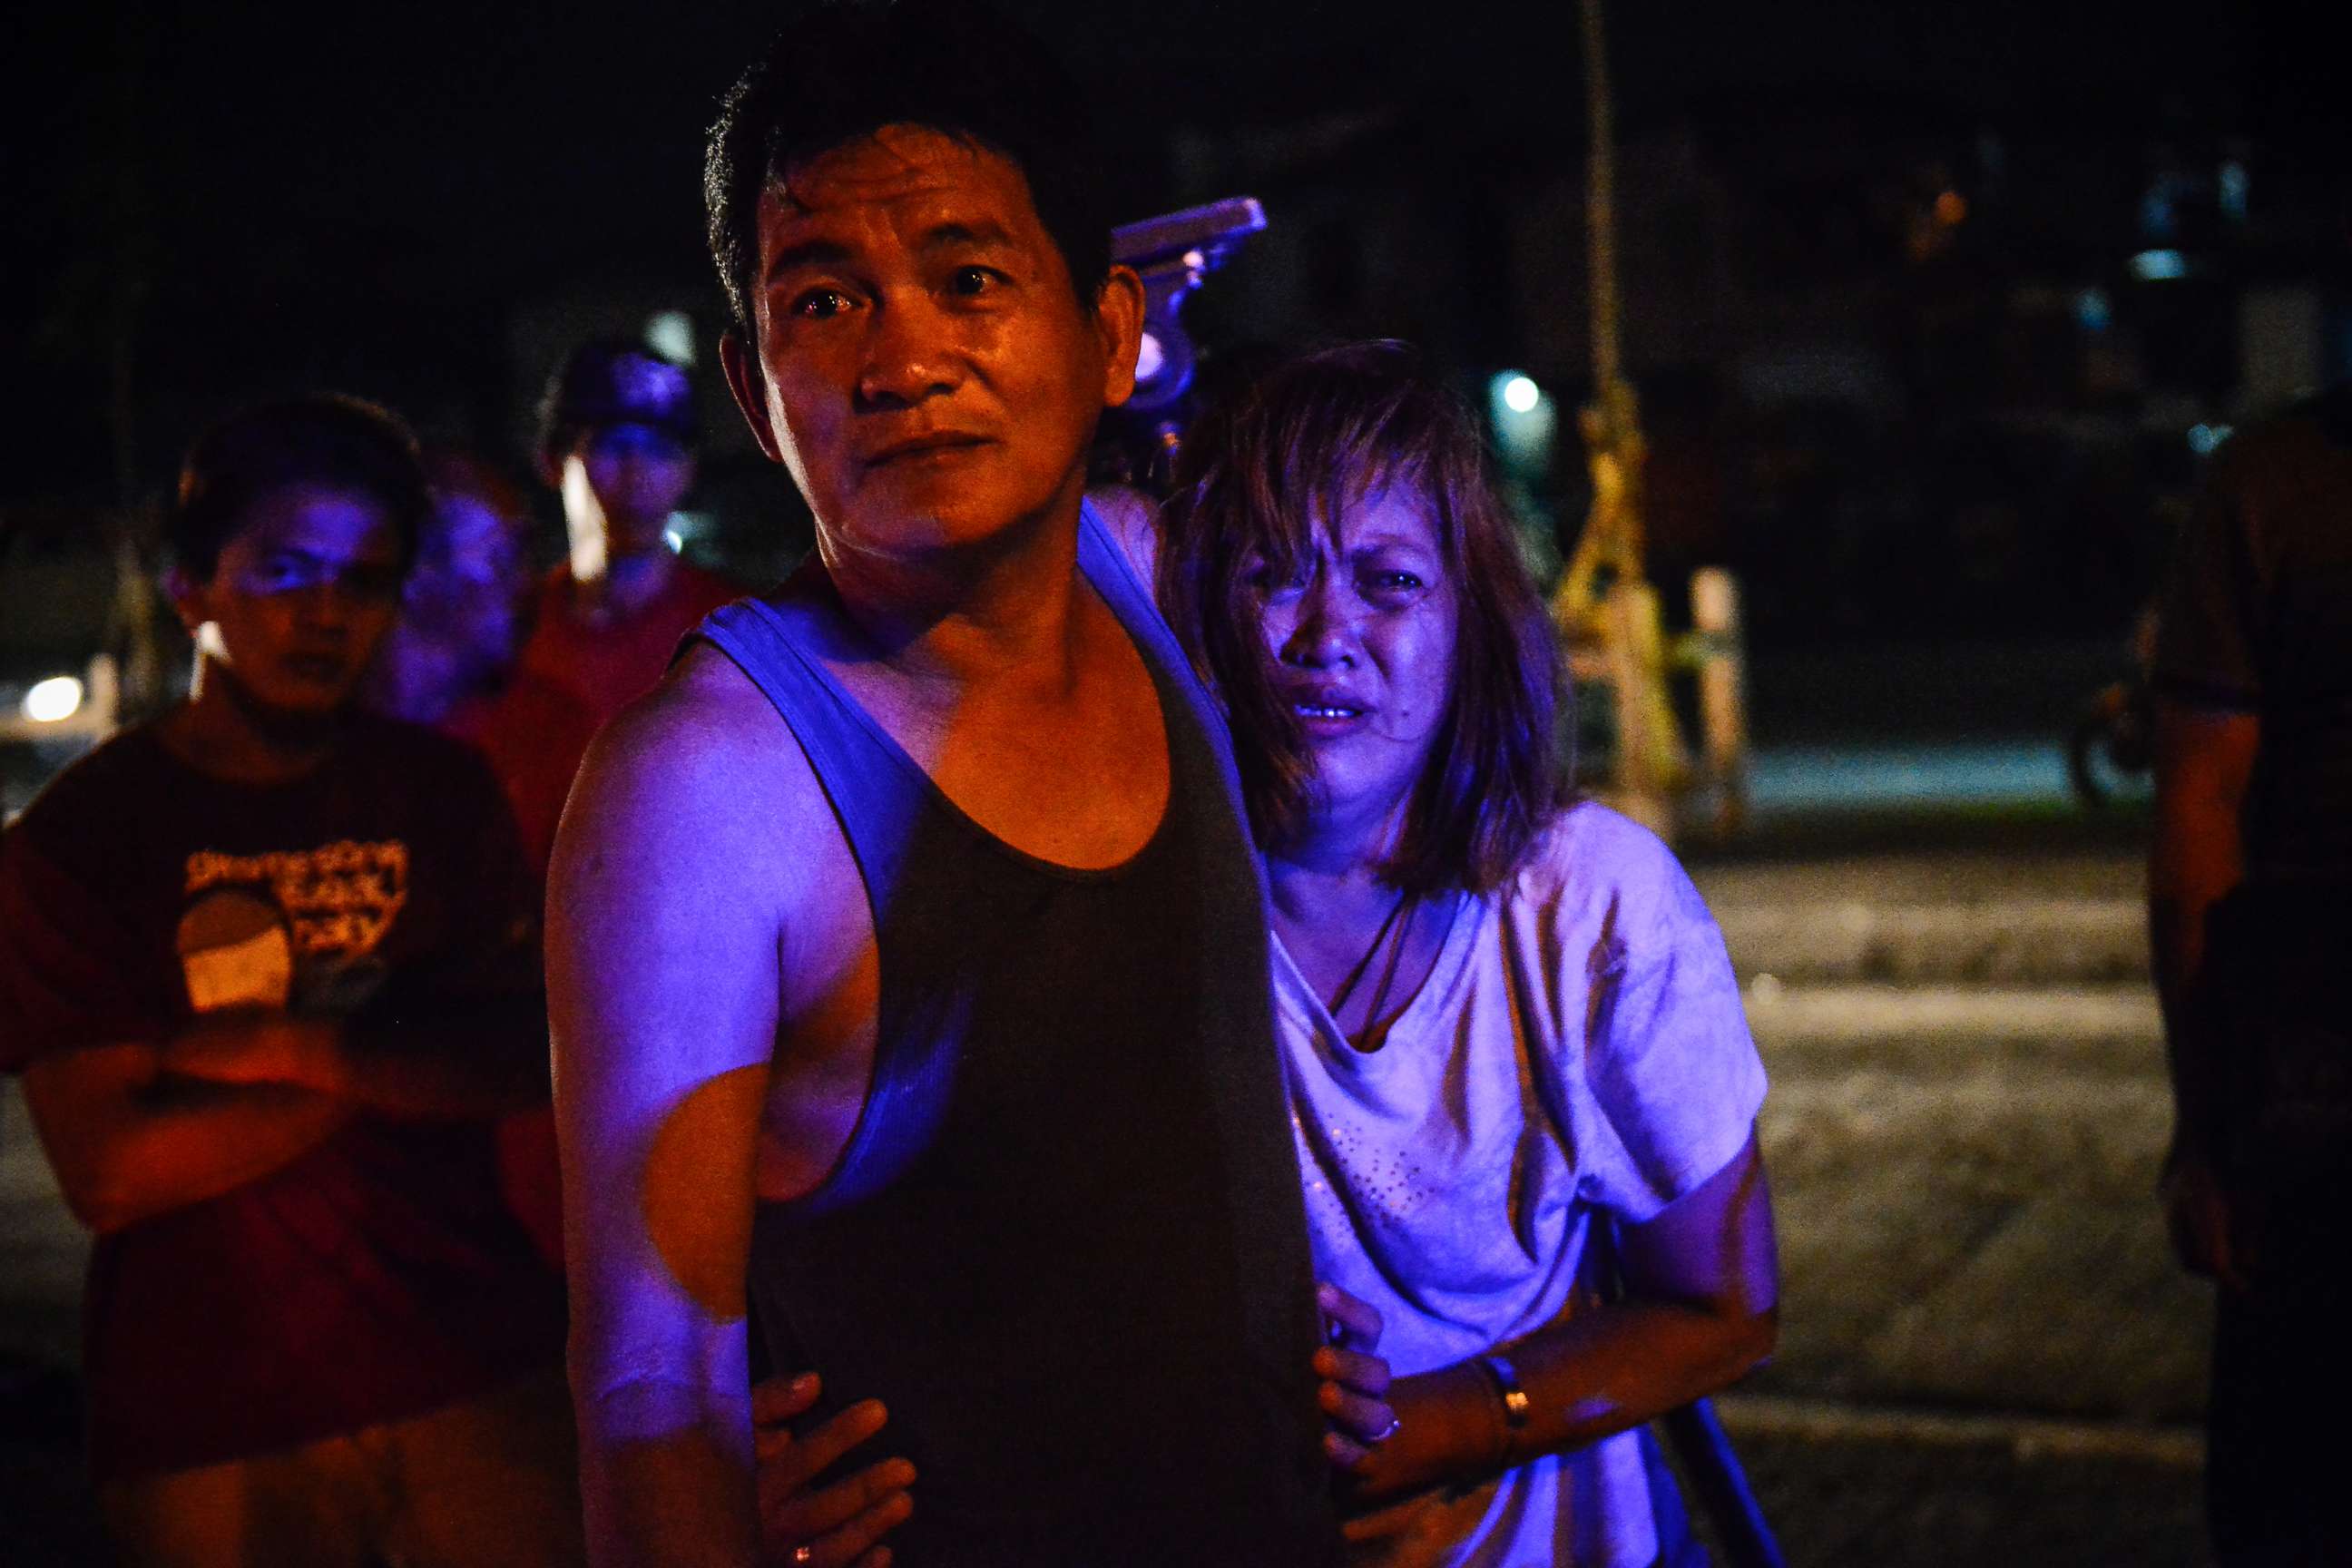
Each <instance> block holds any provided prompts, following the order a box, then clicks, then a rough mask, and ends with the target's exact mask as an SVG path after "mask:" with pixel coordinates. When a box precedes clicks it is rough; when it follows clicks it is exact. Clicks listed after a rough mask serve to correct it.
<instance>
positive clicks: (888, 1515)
mask: <svg viewBox="0 0 2352 1568" xmlns="http://www.w3.org/2000/svg"><path fill="white" fill-rule="evenodd" d="M822 1386H823V1385H822V1384H820V1382H819V1381H818V1379H817V1375H816V1373H813V1372H804V1373H801V1374H800V1375H799V1376H797V1377H772V1378H770V1379H769V1380H768V1381H767V1382H765V1383H762V1384H760V1385H759V1386H757V1387H756V1388H754V1389H752V1390H751V1440H752V1447H753V1450H754V1452H755V1453H756V1455H757V1457H758V1459H759V1493H760V1555H761V1561H762V1562H764V1563H767V1564H769V1565H770V1568H808V1565H814V1568H887V1564H888V1563H889V1562H890V1549H889V1548H888V1547H887V1546H884V1545H881V1544H879V1542H881V1540H882V1538H883V1537H884V1536H885V1535H887V1534H888V1533H889V1532H890V1531H892V1530H894V1529H896V1528H897V1527H898V1525H899V1523H900V1522H902V1521H904V1520H905V1519H906V1517H907V1516H908V1514H909V1513H911V1512H913V1511H914V1507H915V1504H914V1499H913V1498H912V1496H910V1495H909V1494H908V1490H907V1489H908V1487H910V1486H912V1485H913V1484H914V1480H915V1467H914V1466H912V1465H910V1464H908V1462H907V1461H906V1460H904V1459H885V1460H883V1461H881V1462H880V1463H878V1464H874V1465H868V1466H867V1467H866V1468H864V1469H862V1470H859V1471H857V1472H856V1474H855V1475H851V1476H846V1477H844V1478H843V1479H840V1480H836V1481H831V1482H828V1483H826V1484H825V1485H824V1486H821V1487H816V1488H814V1489H811V1487H810V1485H809V1483H810V1482H811V1481H813V1480H814V1479H816V1477H817V1476H819V1475H821V1474H822V1473H824V1470H825V1468H827V1467H828V1466H830V1465H832V1464H833V1463H834V1462H835V1460H837V1459H839V1458H841V1457H842V1456H843V1455H844V1454H845V1453H847V1452H849V1450H850V1449H852V1448H855V1447H857V1445H858V1444H860V1443H863V1442H865V1441H866V1439H867V1438H869V1437H871V1436H874V1435H875V1434H876V1433H877V1432H879V1431H881V1430H882V1427H883V1425H884V1423H886V1422H887V1420H888V1419H889V1413H888V1412H887V1411H886V1410H884V1409H883V1407H882V1402H881V1401H880V1400H878V1399H867V1400H864V1401H861V1402H860V1403H858V1404H856V1405H851V1406H849V1407H848V1408H847V1409H845V1410H842V1411H839V1412H837V1413H836V1414H835V1415H832V1416H831V1417H829V1418H828V1419H827V1420H826V1421H825V1422H824V1425H822V1426H818V1427H817V1428H816V1429H815V1430H814V1431H813V1432H811V1433H809V1434H808V1436H805V1437H795V1436H793V1431H792V1426H791V1422H792V1419H793V1416H795V1415H800V1414H801V1413H802V1412H803V1411H805V1410H807V1409H808V1408H809V1407H810V1406H811V1405H814V1404H815V1403H816V1396H817V1394H818V1392H819V1390H820V1389H821V1388H822Z"/></svg>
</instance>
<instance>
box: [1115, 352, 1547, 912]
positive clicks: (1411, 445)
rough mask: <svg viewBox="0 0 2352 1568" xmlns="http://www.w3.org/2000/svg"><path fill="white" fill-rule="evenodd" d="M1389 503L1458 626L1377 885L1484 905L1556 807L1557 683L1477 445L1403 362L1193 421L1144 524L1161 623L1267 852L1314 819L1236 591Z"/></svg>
mask: <svg viewBox="0 0 2352 1568" xmlns="http://www.w3.org/2000/svg"><path fill="white" fill-rule="evenodd" d="M1398 487H1404V488H1407V489H1411V490H1412V491H1413V492H1415V493H1416V494H1417V495H1418V496H1419V497H1420V498H1421V500H1423V503H1424V504H1425V505H1426V506H1427V507H1428V509H1429V510H1430V514H1431V518H1432V521H1433V523H1434V525H1435V528H1436V532H1437V538H1438V545H1439V549H1440V551H1441V552H1442V555H1443V560H1444V571H1445V575H1446V580H1447V584H1448V586H1449V587H1450V588H1451V590H1452V592H1453V593H1454V602H1455V605H1457V607H1458V611H1459V613H1458V615H1457V616H1456V627H1457V629H1456V632H1455V642H1454V679H1453V688H1452V697H1451V700H1450V701H1449V703H1448V705H1447V710H1446V714H1445V717H1444V721H1443V722H1442V723H1441V725H1440V727H1439V731H1438V734H1437V737H1436V740H1435V741H1434V742H1433V747H1432V751H1431V753H1430V759H1429V763H1428V765H1427V767H1426V768H1425V770H1424V771H1423V774H1422V778H1421V781H1420V783H1419V784H1418V785H1417V786H1416V788H1415V792H1414V797H1413V800H1412V804H1411V806H1410V808H1409V810H1408V812H1407V820H1406V822H1405V824H1404V826H1403V830H1402V834H1401V835H1400V837H1399V838H1398V841H1397V844H1396V846H1395V847H1394V848H1393V850H1392V851H1391V854H1390V855H1389V858H1388V861H1387V864H1386V866H1385V868H1384V877H1385V879H1386V880H1388V881H1389V882H1390V883H1391V884H1392V885H1394V886H1396V887H1398V888H1400V889H1403V890H1405V891H1408V892H1435V891H1439V890H1441V889H1449V888H1460V889H1467V890H1470V891H1473V892H1484V891H1487V890H1489V889H1494V888H1496V887H1497V886H1499V885H1500V884H1502V883H1503V882H1504V881H1505V880H1507V879H1508V878H1509V877H1510V876H1511V874H1512V873H1513V872H1514V871H1516V870H1517V868H1518V867H1519V865H1520V863H1521V861H1522V860H1524V859H1525V858H1526V856H1527V854H1528V850H1529V849H1530V847H1532V846H1533V844H1534V841H1535V838H1536V836H1537V835H1538V833H1540V832H1541V831H1542V829H1543V827H1544V826H1545V825H1546V824H1547V823H1548V822H1549V820H1550V819H1551V817H1552V816H1554V815H1555V814H1556V813H1557V812H1558V810H1559V807H1560V805H1562V804H1563V803H1564V802H1565V799H1566V797H1567V773H1568V761H1569V759H1568V756H1567V752H1566V742H1565V741H1564V740H1563V739H1562V729H1563V727H1562V725H1561V723H1560V713H1561V710H1562V708H1563V706H1564V704H1565V703H1566V702H1567V700H1568V696H1569V692H1568V678H1567V672H1566V668H1565V665H1564V660H1563V658H1562V653H1561V648H1560V643H1559V637H1558V635H1557V633H1556V632H1555V631H1554V629H1553V626H1552V622H1551V617H1550V615H1549V612H1548V610H1547V607H1546V605H1545V604H1544V600H1543V595H1542V594H1541V593H1540V591H1539V590H1538V588H1537V586H1536V584H1535V583H1534V581H1533V579H1532V578H1531V577H1530V576H1529V574H1528V568H1527V563H1526V561H1525V559H1524V558H1523V557H1522V555H1521V553H1520V548H1519V543H1518V540H1517V533H1516V530H1515V527H1514V524H1513V522H1512V520H1511V517H1510V513H1509V511H1508V510H1507V507H1506V506H1505V504H1504V502H1503V500H1502V498H1501V497H1500V496H1499V495H1498V494H1497V493H1496V487H1495V483H1494V480H1493V478H1492V476H1491V474H1490V471H1489V469H1488V466H1487V459H1486V447H1485V445H1484V443H1483V442H1482V441H1481V439H1480V438H1479V436H1478V433H1477V428H1476V426H1475V424H1474V423H1473V422H1472V419H1471V416H1470V414H1469V412H1468V410H1467V409H1466V408H1465V407H1464V406H1463V404H1462V402H1461V400H1460V399H1459V398H1458V397H1456V396H1454V395H1453V394H1452V393H1451V392H1449V391H1448V390H1446V389H1445V388H1444V386H1442V385H1440V384H1438V383H1437V382H1436V381H1434V380H1433V378H1432V377H1431V376H1430V375H1429V374H1428V373H1427V372H1426V371H1425V370H1424V369H1423V368H1422V366H1421V364H1420V363H1419V358H1418V356H1417V355H1416V354H1415V353H1413V352H1412V350H1410V349H1408V348H1407V347H1406V346H1405V345H1403V344H1401V343H1395V342H1361V343H1349V344H1346V345H1342V346H1339V347H1336V348H1329V349H1325V350H1321V351H1319V352H1317V353H1308V354H1305V355H1302V356H1300V357H1298V358H1296V359H1293V360H1289V361H1287V362H1286V363H1281V364H1279V365H1277V366H1276V367H1275V368H1273V369H1272V370H1270V371H1269V372H1268V373H1267V374H1265V375H1263V376H1261V377H1259V378H1258V379H1256V380H1255V382H1254V383H1253V384H1250V385H1249V386H1247V387H1245V388H1243V389H1241V390H1239V391H1238V392H1237V393H1236V394H1235V395H1233V396H1231V397H1229V398H1228V399H1226V400H1225V401H1224V402H1223V404H1221V405H1219V406H1217V407H1215V408H1213V409H1212V410H1211V411H1210V412H1209V413H1208V414H1207V415H1205V416H1203V417H1202V421H1201V422H1200V425H1199V426H1198V427H1197V428H1196V429H1195V431H1194V432H1193V434H1192V437H1191V439H1190V441H1189V442H1188V443H1187V447H1186V450H1185V455H1184V461H1183V465H1182V467H1181V468H1180V470H1179V473H1178V476H1177V486H1176V490H1175V493H1174V495H1173V496H1172V497H1171V499H1170V500H1169V502H1168V505H1167V506H1166V508H1165V509H1164V510H1163V511H1162V524H1163V536H1162V539H1161V542H1160V563H1159V578H1160V581H1159V591H1160V604H1161V607H1162V609H1163V610H1164V611H1165V612H1166V614H1167V616H1168V618H1169V620H1170V622H1171V625H1172V626H1174V628H1175V630H1176V634H1177V637H1179V638H1180V639H1181V641H1182V643H1183V645H1184V648H1185V651H1186V652H1187V653H1188V654H1189V655H1190V656H1191V658H1192V662H1193V665H1194V667H1195V668H1197V669H1198V670H1199V671H1200V673H1201V675H1202V679H1204V680H1206V681H1207V682H1208V683H1209V684H1210V686H1211V687H1212V688H1213V689H1214V690H1216V691H1217V692H1218V694H1219V695H1220V697H1221V698H1222V699H1223V702H1224V704H1225V708H1226V710H1227V712H1228V714H1229V715H1230V717H1231V719H1232V721H1233V725H1234V751H1235V752H1236V760H1237V761H1238V763H1239V764H1240V770H1241V778H1242V793H1243V796H1244V801H1245V803H1246V804H1247V805H1248V808H1249V815H1250V826H1251V829H1252V831H1253V832H1254V833H1255V835H1256V837H1257V841H1258V843H1259V845H1260V846H1261V847H1273V846H1276V845H1279V844H1281V843H1282V842H1284V841H1285V840H1286V838H1288V837H1291V836H1292V835H1294V834H1295V833H1296V832H1297V831H1298V830H1299V829H1300V828H1301V827H1302V826H1304V825H1305V823H1306V820H1307V816H1309V815H1310V814H1311V812H1312V810H1313V804H1314V803H1313V797H1312V792H1313V790H1314V788H1315V780H1314V768H1313V763H1312V762H1311V760H1310V759H1309V757H1308V756H1307V752H1306V744H1305V732H1304V730H1303V727H1302V726H1301V724H1300V722H1299V720H1298V717H1297V714H1296V713H1294V712H1292V711H1291V710H1290V707H1289V705H1288V704H1287V703H1286V702H1285V701H1284V700H1282V699H1281V698H1280V696H1279V694H1278V691H1277V689H1276V681H1275V678H1274V672H1273V669H1272V668H1271V664H1270V660H1269V658H1268V657H1267V654H1266V652H1265V642H1264V638H1263V637H1262V634H1261V632H1260V629H1259V617H1260V616H1261V614H1262V606H1261V605H1260V603H1259V596H1258V594H1257V592H1256V590H1255V588H1254V587H1253V583H1252V579H1253V576H1254V575H1255V574H1257V573H1258V572H1259V571H1260V570H1262V569H1266V568H1270V569H1271V570H1272V571H1274V572H1276V573H1277V574H1290V573H1292V572H1294V571H1295V570H1296V569H1297V565H1298V563H1300V561H1301V560H1302V559H1303V558H1304V557H1305V556H1306V555H1307V553H1308V552H1309V551H1310V550H1311V549H1312V542H1313V539H1314V536H1315V534H1316V531H1318V530H1328V529H1329V528H1330V527H1332V526H1334V524H1335V523H1336V521H1337V519H1338V518H1339V514H1340V511H1341V510H1342V509H1343V508H1344V507H1345V506H1346V505H1348V504H1349V503H1350V502H1351V501H1353V500H1356V499H1357V498H1359V497H1361V496H1363V495H1366V494H1369V493H1371V492H1372V491H1374V490H1377V489H1383V488H1386V489H1396V488H1398ZM1259 580H1260V581H1263V578H1262V577H1261V578H1259Z"/></svg>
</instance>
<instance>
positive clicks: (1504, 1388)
mask: <svg viewBox="0 0 2352 1568" xmlns="http://www.w3.org/2000/svg"><path fill="white" fill-rule="evenodd" d="M1470 1360H1471V1362H1472V1363H1473V1364H1474V1365H1475V1366H1476V1367H1477V1368H1478V1370H1479V1371H1480V1372H1482V1373H1486V1381H1487V1382H1488V1383H1490V1384H1493V1385H1494V1389H1495V1401H1496V1404H1498V1405H1501V1406H1502V1409H1503V1434H1502V1436H1503V1447H1502V1452H1500V1453H1499V1454H1497V1455H1496V1456H1495V1463H1496V1465H1498V1466H1501V1467H1503V1468H1509V1466H1510V1462H1511V1450H1512V1449H1513V1447H1516V1446H1517V1445H1516V1444H1515V1443H1514V1441H1513V1439H1515V1438H1517V1436H1518V1435H1519V1434H1520V1433H1521V1432H1524V1431H1526V1430H1527V1426H1528V1409H1529V1405H1528V1391H1527V1390H1526V1389H1524V1388H1522V1387H1520V1386H1519V1373H1518V1370H1517V1368H1516V1367H1514V1366H1512V1365H1511V1363H1509V1362H1508V1361H1507V1360H1505V1359H1504V1358H1503V1357H1502V1356H1501V1355H1500V1354H1497V1353H1496V1352H1491V1351H1490V1352H1487V1353H1486V1354H1484V1355H1476V1356H1472V1357H1471V1358H1470Z"/></svg>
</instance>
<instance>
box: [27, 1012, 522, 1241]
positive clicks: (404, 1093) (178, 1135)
mask: <svg viewBox="0 0 2352 1568" xmlns="http://www.w3.org/2000/svg"><path fill="white" fill-rule="evenodd" d="M542 1017H543V1014H542V1012H541V1008H540V1006H539V1003H538V999H537V998H536V997H535V996H519V997H493V998H484V999H482V1000H481V1001H479V1002H478V1003H477V1004H473V1005H462V1006H461V1005H451V1006H448V1007H446V1008H442V1009H437V1010H436V1016H433V1017H432V1018H430V1019H424V1018H412V1019H411V1020H410V1021H409V1022H407V1023H404V1024H403V1023H388V1024H385V1025H383V1026H380V1027H377V1028H375V1029H373V1030H371V1031H369V1033H368V1035H367V1037H365V1038H364V1039H363V1040H362V1039H354V1038H353V1034H354V1031H352V1029H351V1028H350V1027H349V1026H347V1025H346V1024H345V1023H344V1022H343V1021H342V1020H341V1019H338V1018H330V1017H308V1016H297V1015H293V1014H286V1013H263V1012H237V1013H228V1014H221V1015H215V1016H210V1017H207V1018H204V1019H201V1020H199V1021H198V1022H196V1023H194V1024H193V1025H191V1026H188V1027H187V1028H185V1029H184V1030H182V1031H181V1032H180V1033H179V1034H177V1035H175V1036H173V1037H172V1038H170V1039H169V1040H166V1041H163V1042H162V1043H160V1044H159V1043H153V1042H145V1041H122V1042H114V1043H110V1044H104V1045H94V1046H88V1047H79V1048H77V1049H72V1050H66V1051H59V1052H57V1053H55V1054H52V1055H50V1056H47V1057H45V1058H42V1059H41V1060H39V1061H37V1062H35V1063H34V1064H33V1065H32V1066H30V1067H29V1068H26V1072H25V1098H26V1103H27V1105H28V1106H29V1107H30V1109H31V1110H32V1113H33V1122H34V1126H35V1127H36V1129H37V1131H39V1133H40V1137H41V1144H42V1147H43V1148H44V1149H45V1150H46V1151H47V1153H48V1156H49V1163H50V1165H51V1167H52V1168H53V1169H54V1170H55V1171H56V1173H57V1176H58V1186H59V1187H60V1188H61V1189H62V1190H63V1191H64V1193H65V1197H66V1202H67V1204H68V1205H69V1206H70V1207H71V1208H72V1209H73V1211H74V1214H75V1215H76V1217H78V1218H79V1219H80V1220H81V1222H82V1223H83V1224H85V1225H87V1226H89V1227H90V1228H91V1229H92V1230H95V1231H99V1232H101V1233H102V1232H107V1231H113V1230H120V1229H121V1228H123V1227H124V1226H130V1225H134V1224H137V1223H138V1222H139V1221H141V1220H143V1219H150V1218H152V1217H154V1216H155V1215H161V1214H165V1213H169V1212H170V1211H172V1210H173V1209H177V1208H182V1207H185V1206H187V1205H191V1204H196V1203H202V1202H204V1201H205V1200H206V1199H208V1198H215V1197H218V1196H220V1195H221V1194H224V1193H228V1192H233V1191H235V1190H236V1188H238V1187H241V1186H244V1185H246V1184H247V1183H250V1182H254V1181H257V1180H259V1179H260V1178H262V1177H263V1176H266V1175H268V1174H269V1173H271V1172H273V1171H276V1170H279V1169H281V1168H283V1167H284V1166H286V1165H288V1164H290V1163H292V1162H294V1161H295V1160H297V1159H299V1158H300V1157H301V1156H302V1155H304V1154H306V1153H308V1152H310V1151H311V1150H312V1149H315V1148H317V1147H318V1146H319V1145H320V1143H322V1142H326V1140H327V1139H328V1138H330V1137H331V1136H333V1134H334V1133H335V1132H336V1131H337V1130H338V1129H340V1128H341V1126H342V1125H343V1124H344V1123H345V1122H346V1121H350V1120H351V1118H352V1116H353V1115H355V1114H357V1113H359V1112H361V1111H362V1110H375V1111H380V1112H383V1113H385V1114H391V1115H402V1116H418V1117H459V1118H477V1117H478V1118H488V1117H490V1116H494V1115H497V1114H499V1113H500V1112H501V1111H503V1110H512V1109H518V1108H520V1107H521V1106H523V1105H527V1104H530V1103H531V1101H532V1100H535V1099H537V1098H539V1097H540V1096H541V1095H542V1094H543V1093H544V1091H545V1081H546V1080H545V1076H544V1072H543V1070H542V1069H541V1068H540V1067H539V1062H540V1059H541V1058H540V1053H539V1050H538V1046H537V1042H538V1041H539V1039H540V1038H541V1034H542V1030H543V1026H542V1024H541V1018H542Z"/></svg>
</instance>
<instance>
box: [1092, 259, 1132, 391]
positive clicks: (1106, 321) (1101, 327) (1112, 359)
mask: <svg viewBox="0 0 2352 1568" xmlns="http://www.w3.org/2000/svg"><path fill="white" fill-rule="evenodd" d="M1095 331H1097V332H1098V333H1100V334H1101V337H1102V345H1103V363H1104V375H1103V406H1104V407H1105V408H1117V407H1118V406H1119V405H1121V404H1123V403H1125V402H1126V401H1127V400H1128V399H1129V398H1130V397H1132V396H1134V395H1135V356H1136V355H1137V354H1138V353H1141V352H1142V350H1143V279H1140V278H1139V277H1137V276H1136V275H1135V268H1132V267H1113V268H1111V269H1110V271H1109V272H1108V274H1106V275H1105V277H1104V278H1103V286H1102V292H1100V293H1099V294H1097V295H1096V296H1095Z"/></svg>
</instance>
